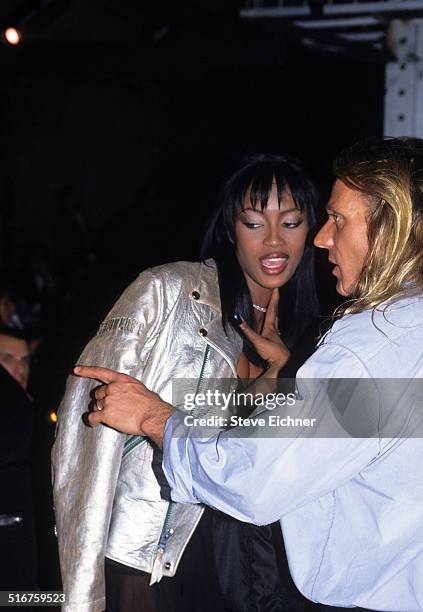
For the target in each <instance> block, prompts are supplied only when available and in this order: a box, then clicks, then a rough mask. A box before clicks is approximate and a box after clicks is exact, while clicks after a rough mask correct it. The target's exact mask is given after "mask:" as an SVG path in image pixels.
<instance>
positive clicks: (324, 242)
mask: <svg viewBox="0 0 423 612" xmlns="http://www.w3.org/2000/svg"><path fill="white" fill-rule="evenodd" d="M332 223H333V222H332V221H331V219H328V220H327V221H326V223H325V224H324V226H323V227H322V229H321V230H320V231H319V232H317V235H316V237H315V239H314V241H313V242H314V245H315V246H317V247H319V249H330V248H331V247H332V246H333V228H332Z"/></svg>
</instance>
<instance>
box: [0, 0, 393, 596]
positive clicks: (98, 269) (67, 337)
mask: <svg viewBox="0 0 423 612" xmlns="http://www.w3.org/2000/svg"><path fill="white" fill-rule="evenodd" d="M241 4H242V3H240V2H231V1H228V0H226V1H225V0H201V1H200V0H189V1H187V2H184V3H180V4H179V3H176V2H174V1H171V0H169V1H164V0H152V1H150V2H139V1H135V0H92V1H87V0H74V1H69V0H68V1H63V0H57V1H56V2H51V3H47V2H38V3H37V2H28V1H24V0H7V1H6V0H2V2H1V4H0V22H1V25H2V26H7V25H14V24H15V23H19V19H20V18H21V19H23V22H24V25H23V30H22V31H23V34H24V38H23V40H22V43H21V44H20V45H18V46H17V47H11V46H8V45H7V44H3V45H1V46H0V70H1V75H2V76H1V80H0V101H1V106H0V110H1V112H0V145H1V146H0V204H1V208H0V264H1V266H2V269H3V271H4V274H9V275H10V274H12V276H13V277H14V278H15V279H16V280H17V281H18V280H19V282H20V285H21V289H20V291H21V293H22V294H25V292H28V289H27V286H25V282H26V280H25V279H29V280H28V283H30V279H31V275H33V273H34V271H38V272H40V271H42V272H43V274H44V275H45V276H46V277H48V278H49V279H50V285H49V288H48V289H46V290H45V291H44V294H43V296H42V298H41V302H40V303H41V314H40V315H39V319H38V321H37V323H36V325H38V333H39V334H40V335H41V336H42V337H43V339H44V340H43V343H42V344H41V347H40V349H39V350H38V353H37V355H36V362H35V363H34V366H33V379H32V392H33V395H34V397H35V399H36V400H37V401H38V405H39V424H38V428H39V429H38V433H37V435H38V437H39V440H41V441H43V444H44V446H43V449H42V450H41V451H40V453H41V455H42V457H43V459H42V461H41V463H40V465H42V466H44V467H42V468H40V469H42V470H43V474H44V475H45V478H46V481H47V480H48V452H49V446H50V443H51V436H52V431H53V426H52V425H51V423H50V422H49V421H48V418H47V415H48V413H49V411H50V410H54V409H56V408H57V405H58V402H59V401H60V397H61V395H62V393H63V389H64V383H65V378H66V373H67V372H68V371H69V369H70V368H71V366H72V364H73V363H74V362H75V360H76V359H77V356H78V354H79V352H80V351H81V349H82V347H83V345H84V344H85V342H86V341H87V339H88V337H89V336H90V335H91V334H92V333H94V332H95V329H96V327H97V325H98V322H99V320H100V319H101V318H102V317H103V316H104V314H105V313H106V311H107V309H108V308H109V307H110V305H111V303H112V302H113V300H114V299H115V298H116V297H117V296H118V295H119V293H120V292H121V291H122V289H123V288H124V287H125V286H126V285H127V284H128V282H130V281H131V280H132V279H133V278H134V277H135V276H136V275H137V273H138V272H139V271H140V270H142V269H143V268H145V267H146V266H150V265H156V264H158V263H164V262H167V261H173V260H178V259H188V260H192V259H195V258H196V257H197V251H198V246H199V243H200V237H201V231H202V229H203V228H204V224H205V222H206V219H207V216H208V213H209V211H210V208H211V206H212V205H213V202H214V200H215V196H216V191H217V189H218V187H219V185H220V184H221V183H222V181H223V179H224V177H225V175H226V173H227V172H228V169H229V168H230V167H231V165H232V163H233V162H234V161H235V160H236V159H237V158H238V157H240V156H241V155H243V154H245V153H247V152H252V151H269V152H288V153H290V154H294V155H297V156H299V157H300V158H301V159H302V160H304V162H305V164H306V167H307V168H308V169H309V171H310V172H311V174H312V176H313V177H314V178H315V180H316V181H317V183H318V185H319V187H320V189H321V193H322V209H323V205H324V201H325V198H326V197H327V193H328V188H329V186H330V181H331V178H330V167H331V159H332V157H333V155H334V153H336V152H337V151H338V150H339V149H340V148H342V147H343V146H345V145H348V144H350V143H352V142H353V141H355V140H358V139H359V138H361V137H364V136H369V135H380V134H381V133H382V126H383V82H384V63H383V61H382V60H381V58H380V57H379V58H374V57H371V56H369V57H367V56H366V53H365V52H364V53H363V52H360V53H355V52H351V50H348V49H346V50H344V51H343V52H335V53H328V52H322V51H316V50H314V51H313V50H308V49H306V48H304V47H302V46H301V44H300V43H299V39H298V35H297V33H296V32H295V30H294V29H293V28H292V27H291V25H290V24H287V23H283V22H280V21H278V22H277V23H276V22H272V23H270V22H269V23H267V24H264V23H255V22H250V21H249V22H247V21H245V20H242V19H241V18H240V17H239V16H238V15H239V9H240V7H241ZM43 5H44V6H43ZM33 7H35V8H39V9H41V10H40V11H39V12H38V13H37V12H36V13H35V14H34V15H33V16H32V18H31V19H29V20H28V19H27V20H26V23H25V19H26V17H25V16H26V15H27V13H26V11H28V9H31V8H33ZM317 274H318V280H319V291H320V297H321V299H322V303H323V307H324V309H326V310H328V309H329V308H330V306H331V304H332V303H333V300H334V293H333V284H332V282H331V281H330V280H327V278H329V279H330V277H327V267H326V263H325V257H324V255H323V256H319V257H318V259H317ZM26 299H28V297H27V296H26ZM43 461H44V463H43ZM39 486H40V493H39V495H40V496H44V499H47V497H48V496H47V497H46V495H45V493H43V488H42V487H43V485H42V484H40V485H39ZM47 505H48V504H47ZM40 512H41V513H46V514H48V509H46V508H45V507H44V508H42V509H41V510H40ZM47 539H48V538H47ZM45 547H46V544H44V543H41V549H42V550H41V552H42V556H43V560H42V568H41V569H42V572H41V573H42V586H44V587H47V586H54V585H55V580H56V578H55V574H54V571H53V570H52V569H51V568H52V565H51V564H52V561H51V559H50V558H49V557H48V555H47V553H46V551H45V550H44V548H45Z"/></svg>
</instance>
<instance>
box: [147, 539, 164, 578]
mask: <svg viewBox="0 0 423 612" xmlns="http://www.w3.org/2000/svg"><path fill="white" fill-rule="evenodd" d="M163 553H164V548H159V549H158V551H157V554H156V557H155V559H154V563H153V569H152V570H151V578H150V586H151V585H152V584H154V583H155V582H160V580H161V579H162V578H163Z"/></svg>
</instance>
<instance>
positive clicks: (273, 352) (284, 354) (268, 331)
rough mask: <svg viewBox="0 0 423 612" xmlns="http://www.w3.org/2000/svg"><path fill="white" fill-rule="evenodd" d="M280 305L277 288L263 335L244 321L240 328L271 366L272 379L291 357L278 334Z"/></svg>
mask: <svg viewBox="0 0 423 612" xmlns="http://www.w3.org/2000/svg"><path fill="white" fill-rule="evenodd" d="M278 304H279V289H276V288H275V289H273V293H272V297H271V298H270V302H269V305H268V307H267V312H266V315H265V318H264V325H263V329H262V330H261V334H258V333H257V332H255V331H254V330H253V329H251V327H250V326H249V325H248V323H246V322H245V321H242V323H241V324H240V326H239V328H240V329H241V330H242V332H243V333H244V334H245V336H246V337H247V338H248V340H250V342H251V344H252V345H253V347H254V348H255V350H256V351H257V353H258V354H259V355H260V357H261V358H262V359H264V360H265V361H267V363H268V364H269V369H268V370H267V371H266V376H271V377H273V376H277V373H278V371H279V370H280V368H281V367H282V366H284V365H285V363H286V362H287V361H288V359H289V358H290V356H291V353H290V352H289V350H288V349H287V347H286V346H285V344H284V343H283V342H282V340H281V337H280V336H279V333H278Z"/></svg>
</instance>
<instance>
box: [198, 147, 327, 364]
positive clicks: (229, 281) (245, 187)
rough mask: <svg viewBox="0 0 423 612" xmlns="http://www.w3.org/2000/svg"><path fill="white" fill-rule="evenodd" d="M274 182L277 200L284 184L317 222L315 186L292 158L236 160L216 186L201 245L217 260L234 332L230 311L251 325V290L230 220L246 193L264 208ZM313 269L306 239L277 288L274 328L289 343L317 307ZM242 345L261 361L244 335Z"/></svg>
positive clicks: (224, 315) (225, 322)
mask: <svg viewBox="0 0 423 612" xmlns="http://www.w3.org/2000/svg"><path fill="white" fill-rule="evenodd" d="M274 182H276V186H277V194H278V201H279V205H280V203H281V200H282V198H283V193H284V190H285V188H286V187H287V186H288V187H289V189H290V190H291V194H292V197H293V200H294V202H295V204H296V206H297V207H298V209H299V210H300V211H301V212H304V213H305V214H306V216H307V220H308V223H309V225H310V229H311V228H312V227H313V225H314V224H315V223H316V206H317V201H318V195H317V190H316V188H315V186H314V184H313V183H312V181H311V180H310V179H309V177H308V176H307V175H306V174H305V172H304V170H303V169H302V167H301V164H300V163H299V162H298V161H297V160H296V159H294V158H291V157H285V156H282V155H271V154H264V153H260V154H254V155H249V156H247V157H244V158H243V159H242V160H241V162H240V164H239V166H238V168H237V170H236V171H235V172H234V173H233V174H232V175H231V176H230V178H229V179H228V180H227V181H226V183H225V184H224V186H223V189H222V190H221V193H220V197H219V198H218V205H217V207H216V209H215V211H214V214H213V215H212V218H211V219H210V221H209V224H208V228H207V230H206V232H205V235H204V239H203V244H202V249H201V258H202V259H203V260H205V259H208V258H209V257H212V258H213V259H214V260H215V262H216V264H217V269H218V276H219V287H220V300H221V305H222V321H223V326H224V329H225V330H226V329H227V326H228V325H229V326H231V327H232V328H233V329H234V330H236V331H237V332H238V333H239V329H238V327H237V325H236V324H235V322H234V320H233V315H234V314H235V313H238V314H240V315H241V316H242V317H243V319H245V320H246V321H247V322H248V323H249V325H251V326H253V325H254V311H253V304H252V300H251V295H250V292H249V290H248V287H247V283H246V281H245V277H244V274H243V272H242V270H241V267H240V265H239V263H238V259H237V256H236V252H235V220H236V217H237V214H238V212H239V211H240V210H242V209H243V207H244V201H245V197H246V195H247V193H248V192H249V196H250V200H251V203H252V205H253V206H258V205H260V207H261V210H263V209H265V208H266V206H267V202H268V199H269V196H270V193H271V191H272V186H273V183H274ZM309 234H310V233H309ZM313 268H314V256H313V248H312V244H311V241H310V240H307V242H306V246H305V250H304V255H303V257H302V259H301V261H300V264H299V265H298V268H297V270H296V272H295V274H294V275H293V276H292V278H291V279H290V280H289V281H288V282H287V283H286V284H285V285H284V286H283V287H281V288H280V289H279V291H280V300H279V331H280V333H281V336H282V338H283V340H284V342H285V343H286V345H287V346H288V348H292V347H293V346H294V344H295V343H296V341H297V340H298V339H299V338H300V337H301V336H302V335H303V333H304V331H305V329H306V328H307V327H308V325H309V324H310V323H311V322H312V320H313V319H314V318H315V317H316V316H317V315H318V312H319V307H318V300H317V295H316V287H315V282H314V269H313ZM244 350H245V351H246V353H247V356H248V357H249V359H250V360H252V361H253V362H254V363H260V360H259V359H257V355H256V354H255V353H254V351H253V349H252V346H251V345H250V343H249V342H248V341H246V339H245V338H244Z"/></svg>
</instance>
